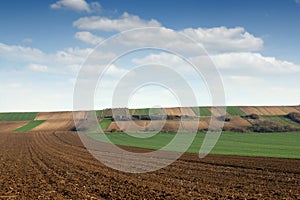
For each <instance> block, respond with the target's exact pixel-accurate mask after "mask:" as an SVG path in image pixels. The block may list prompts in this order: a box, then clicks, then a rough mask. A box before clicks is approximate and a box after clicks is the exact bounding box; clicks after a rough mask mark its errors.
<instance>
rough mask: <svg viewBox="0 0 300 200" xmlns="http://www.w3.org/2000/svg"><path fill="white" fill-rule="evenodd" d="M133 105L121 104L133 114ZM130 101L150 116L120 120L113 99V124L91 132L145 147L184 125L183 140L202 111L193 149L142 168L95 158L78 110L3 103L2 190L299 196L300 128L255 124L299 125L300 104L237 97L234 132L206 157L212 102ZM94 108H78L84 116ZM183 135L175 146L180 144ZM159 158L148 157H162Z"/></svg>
mask: <svg viewBox="0 0 300 200" xmlns="http://www.w3.org/2000/svg"><path fill="white" fill-rule="evenodd" d="M124 110H126V109H123V108H122V109H119V110H118V111H119V112H118V113H120V114H124V112H123V111H124ZM199 110H200V111H199ZM129 111H130V114H133V115H142V116H144V115H145V116H146V117H145V119H143V120H142V119H139V118H138V117H137V118H135V119H136V120H133V121H131V122H132V123H130V121H127V118H128V117H130V116H128V114H126V113H125V114H124V115H126V116H125V117H126V118H121V120H120V121H118V120H116V119H114V118H113V116H111V115H112V112H113V110H112V109H105V110H98V111H96V116H97V120H98V122H99V126H101V128H102V129H103V130H104V131H105V133H104V134H97V133H95V132H94V131H92V132H90V133H88V136H89V139H92V141H93V142H94V143H95V144H97V145H107V144H105V143H103V142H102V141H103V137H104V136H107V137H108V138H109V139H110V140H111V143H114V144H117V145H118V146H119V147H121V148H122V149H124V150H128V151H131V152H136V153H145V152H149V151H153V150H156V149H160V148H161V147H163V146H165V145H166V144H168V143H169V142H170V141H172V139H173V138H174V136H175V134H174V133H175V132H176V131H177V130H178V128H179V127H183V128H184V130H185V131H184V133H181V134H180V135H179V137H181V139H182V140H183V141H184V140H185V138H186V136H187V135H188V134H190V133H189V130H190V128H191V127H192V126H194V125H197V124H198V119H199V120H200V121H199V127H198V130H197V131H198V133H197V134H196V137H195V139H194V141H193V143H192V144H191V146H190V147H189V148H188V150H187V152H185V153H184V154H183V155H182V156H181V157H180V158H179V159H178V160H177V161H175V162H174V163H172V164H171V165H169V166H167V167H164V168H162V169H160V170H157V171H154V172H148V173H141V174H134V173H125V172H122V171H118V170H115V169H111V168H109V167H107V166H105V165H104V164H103V163H101V162H100V161H98V160H96V159H95V158H94V157H93V156H92V155H91V154H90V153H89V151H88V150H87V149H86V147H85V146H84V145H83V144H82V142H81V140H80V138H79V137H78V133H77V132H76V127H75V124H74V121H73V113H72V112H40V113H2V114H0V117H1V121H0V158H1V160H0V199H300V191H299V185H300V168H299V166H300V145H299V141H300V132H299V131H294V132H288V131H285V132H272V133H263V132H260V133H254V132H251V130H252V128H253V127H258V128H259V127H260V126H261V128H263V127H264V126H272V127H273V128H274V127H275V128H282V127H284V128H286V127H290V128H293V130H297V128H299V126H300V125H299V123H298V122H297V121H295V120H293V119H292V118H289V115H288V114H289V113H298V112H299V111H300V107H299V106H289V107H279V106H277V107H250V106H248V107H245V106H244V107H239V106H234V107H228V108H227V110H226V112H227V115H226V117H227V118H228V119H229V120H227V121H225V122H224V129H229V130H231V129H234V130H235V132H232V131H225V132H223V133H222V134H221V136H220V138H219V140H218V142H217V144H216V145H215V147H214V148H213V150H212V152H211V153H210V154H209V155H208V156H207V157H205V158H204V159H200V158H199V156H198V152H199V148H200V146H201V144H202V143H203V140H204V137H205V130H207V127H208V125H209V122H210V117H211V115H212V113H211V108H210V107H199V109H198V107H186V108H166V109H165V108H162V109H160V108H157V109H154V110H152V111H154V115H156V116H159V115H168V116H169V118H168V120H165V121H164V120H161V119H160V118H157V119H156V120H153V121H151V120H149V119H148V120H147V115H149V111H150V109H148V108H145V109H131V110H129ZM89 112H90V111H78V112H76V113H75V114H76V116H78V117H80V118H82V119H83V121H85V120H86V116H87V115H88V114H89ZM150 113H153V112H150ZM251 114H255V115H251ZM256 115H257V116H256ZM158 128H162V131H161V132H160V133H158V134H156V135H154V136H152V137H149V138H138V137H132V136H134V134H139V136H141V135H140V134H144V136H146V135H147V134H148V133H149V132H151V131H152V129H153V130H156V129H158ZM267 128H268V127H267ZM91 130H93V129H91ZM126 130H133V132H135V131H139V132H140V133H131V136H129V135H127V134H125V133H124V132H123V131H126ZM238 130H246V132H244V133H240V132H238ZM282 130H285V129H282ZM147 131H149V132H147ZM249 131H250V132H249ZM94 143H93V144H94ZM180 145H181V144H179V146H177V147H174V148H169V149H167V150H169V151H177V150H178V147H180ZM97 153H98V154H103V155H106V156H107V158H109V162H111V163H118V162H119V161H120V160H121V161H124V162H125V161H126V162H130V163H131V164H132V165H134V166H135V165H137V164H138V163H137V160H136V159H130V160H124V157H123V156H124V155H123V154H118V155H116V154H115V153H113V152H110V151H103V152H102V151H97ZM144 155H145V156H146V157H147V156H148V155H147V154H143V156H144ZM147 159H148V160H153V157H147ZM157 159H158V160H156V162H153V163H146V165H148V164H151V165H156V163H159V162H162V160H159V159H161V158H157ZM141 168H142V169H144V168H143V167H141Z"/></svg>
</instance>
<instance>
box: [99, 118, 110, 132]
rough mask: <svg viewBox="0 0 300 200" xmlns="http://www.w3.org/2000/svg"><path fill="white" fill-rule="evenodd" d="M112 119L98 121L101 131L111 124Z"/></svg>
mask: <svg viewBox="0 0 300 200" xmlns="http://www.w3.org/2000/svg"><path fill="white" fill-rule="evenodd" d="M111 122H112V119H109V118H104V119H102V120H101V121H100V123H99V125H100V127H101V129H102V130H105V129H107V128H108V127H109V125H110V124H111Z"/></svg>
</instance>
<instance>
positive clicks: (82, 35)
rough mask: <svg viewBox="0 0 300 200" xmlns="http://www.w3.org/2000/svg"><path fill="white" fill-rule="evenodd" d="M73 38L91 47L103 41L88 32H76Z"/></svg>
mask: <svg viewBox="0 0 300 200" xmlns="http://www.w3.org/2000/svg"><path fill="white" fill-rule="evenodd" d="M75 38H76V39H78V40H81V41H83V42H85V43H88V44H92V45H96V44H99V43H100V42H101V41H102V40H103V38H101V37H98V36H96V35H93V34H92V33H90V32H88V31H82V32H77V33H76V34H75Z"/></svg>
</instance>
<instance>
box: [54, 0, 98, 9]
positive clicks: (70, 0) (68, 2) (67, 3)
mask: <svg viewBox="0 0 300 200" xmlns="http://www.w3.org/2000/svg"><path fill="white" fill-rule="evenodd" d="M50 8H52V9H62V8H65V9H69V10H74V11H77V12H92V11H94V10H98V9H100V8H101V5H100V4H99V3H98V2H92V3H90V4H88V3H87V2H86V1H85V0H59V1H57V2H56V3H54V4H51V5H50Z"/></svg>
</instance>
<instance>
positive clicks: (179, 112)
mask: <svg viewBox="0 0 300 200" xmlns="http://www.w3.org/2000/svg"><path fill="white" fill-rule="evenodd" d="M95 112H96V116H97V118H98V121H99V124H100V126H101V127H102V129H104V130H105V131H107V132H119V131H129V132H136V131H145V132H147V131H154V130H158V129H159V130H161V131H164V132H176V131H177V130H178V128H179V127H183V129H184V130H186V131H189V130H190V128H191V127H195V126H197V127H198V131H206V130H207V129H208V126H209V123H210V120H211V116H212V108H211V107H184V108H179V107H177V108H155V109H149V108H145V109H126V108H118V109H114V113H115V117H114V118H113V117H112V113H113V110H112V109H105V110H97V111H95ZM76 114H77V115H79V116H80V117H82V118H83V119H84V118H86V116H87V114H88V112H83V111H82V112H77V113H76ZM299 116H300V106H229V107H227V108H226V116H223V117H221V118H220V119H218V120H223V121H224V130H227V131H236V132H287V131H299V130H300V120H299V119H300V118H299ZM131 120H133V122H134V123H132V121H131ZM165 120H166V121H165ZM198 122H199V123H198ZM74 130H76V128H75V125H74V121H73V113H72V112H39V113H37V112H32V113H29V112H28V113H0V132H28V131H74Z"/></svg>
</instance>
